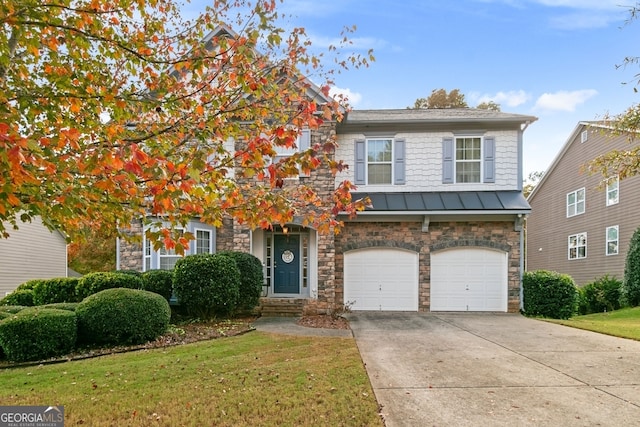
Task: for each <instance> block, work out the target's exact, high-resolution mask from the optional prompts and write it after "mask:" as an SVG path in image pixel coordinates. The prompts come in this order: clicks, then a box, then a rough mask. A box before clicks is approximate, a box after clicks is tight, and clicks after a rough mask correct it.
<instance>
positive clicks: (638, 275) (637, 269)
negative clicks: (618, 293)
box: [622, 228, 640, 307]
mask: <svg viewBox="0 0 640 427" xmlns="http://www.w3.org/2000/svg"><path fill="white" fill-rule="evenodd" d="M622 289H623V291H622V293H623V296H624V299H625V301H626V303H627V304H629V305H630V306H631V307H636V306H638V305H640V228H638V229H637V230H636V231H634V233H633V236H631V241H630V242H629V251H628V252H627V258H626V260H625V264H624V283H623V285H622Z"/></svg>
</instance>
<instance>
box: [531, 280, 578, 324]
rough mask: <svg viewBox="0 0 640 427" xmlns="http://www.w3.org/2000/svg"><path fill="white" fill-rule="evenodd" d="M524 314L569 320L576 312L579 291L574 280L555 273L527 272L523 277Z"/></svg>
mask: <svg viewBox="0 0 640 427" xmlns="http://www.w3.org/2000/svg"><path fill="white" fill-rule="evenodd" d="M522 288H523V297H524V309H523V311H524V314H525V315H527V316H544V317H550V318H553V319H568V318H569V317H571V316H572V315H573V314H574V313H575V311H576V303H577V293H578V291H577V289H576V285H575V283H574V282H573V279H572V278H571V277H570V276H568V275H566V274H560V273H556V272H554V271H546V270H537V271H527V272H525V273H524V275H523V277H522Z"/></svg>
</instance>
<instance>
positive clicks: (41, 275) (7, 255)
mask: <svg viewBox="0 0 640 427" xmlns="http://www.w3.org/2000/svg"><path fill="white" fill-rule="evenodd" d="M10 227H11V226H9V234H10V237H9V238H8V239H2V238H0V259H2V262H0V298H4V296H5V295H7V294H9V293H11V292H12V291H13V290H15V288H16V287H18V285H20V284H21V283H24V282H26V281H28V280H31V279H50V278H54V277H67V242H66V240H65V238H64V236H63V235H62V234H60V233H59V232H57V231H53V232H52V231H50V230H49V229H48V228H47V227H46V226H45V225H44V224H43V223H42V220H41V219H40V217H35V218H33V220H32V222H25V223H21V224H20V225H19V227H20V229H19V230H12V229H10Z"/></svg>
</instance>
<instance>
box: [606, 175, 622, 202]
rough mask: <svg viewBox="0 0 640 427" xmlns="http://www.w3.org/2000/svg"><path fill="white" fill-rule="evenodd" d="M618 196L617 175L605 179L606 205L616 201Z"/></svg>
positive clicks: (618, 184)
mask: <svg viewBox="0 0 640 427" xmlns="http://www.w3.org/2000/svg"><path fill="white" fill-rule="evenodd" d="M619 197H620V178H619V177H617V176H614V177H611V178H609V179H608V180H607V206H611V205H615V204H617V203H618V200H619Z"/></svg>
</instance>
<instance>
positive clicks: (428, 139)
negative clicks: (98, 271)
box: [118, 109, 536, 312]
mask: <svg viewBox="0 0 640 427" xmlns="http://www.w3.org/2000/svg"><path fill="white" fill-rule="evenodd" d="M535 120H536V118H535V117H532V116H526V115H518V114H508V113H503V112H496V111H490V110H476V109H444V110H437V109H430V110H411V109H403V110H369V111H357V110H355V111H351V112H349V113H348V114H347V115H346V116H345V118H344V120H343V121H342V122H340V123H335V122H333V123H332V122H327V123H325V124H324V125H323V126H322V127H321V129H319V130H317V131H313V132H304V131H303V132H302V135H301V137H300V138H301V139H300V141H299V144H298V145H299V146H304V145H305V144H307V143H308V141H307V139H308V140H309V141H310V143H312V144H314V143H316V142H321V141H323V140H324V139H328V138H330V137H331V136H332V135H333V134H334V133H335V135H336V136H337V140H338V144H339V147H338V149H337V150H336V152H335V154H334V155H335V157H336V159H341V160H344V161H345V162H346V163H347V164H349V165H350V168H349V169H347V170H346V171H344V172H341V173H340V174H338V176H336V177H333V176H332V175H331V173H330V171H328V170H326V169H324V168H322V169H320V170H316V171H314V172H312V173H311V175H310V176H301V177H299V178H294V179H291V180H287V181H288V182H287V183H286V184H285V185H296V183H298V182H302V181H304V182H306V183H311V184H313V185H314V186H315V188H316V189H317V190H318V191H319V192H323V191H324V192H326V193H327V194H330V193H331V192H332V191H333V190H334V189H335V188H336V186H337V185H338V183H339V182H341V181H342V180H344V179H349V180H350V181H352V182H353V183H355V184H356V185H357V191H356V192H355V193H354V197H356V198H360V197H364V196H368V197H369V198H370V200H371V202H372V206H371V208H369V209H367V210H366V211H364V212H361V213H359V214H358V216H357V217H356V218H353V219H352V218H347V217H344V218H341V219H342V220H343V221H344V226H343V228H342V229H341V230H340V233H338V234H333V233H329V234H327V233H319V232H317V231H316V230H314V229H312V228H309V227H304V226H303V225H302V223H303V222H302V220H301V218H300V221H294V223H292V224H286V225H285V226H274V227H273V228H272V229H269V230H262V229H254V230H251V229H247V228H246V227H243V226H241V225H239V224H237V223H235V222H234V221H231V220H229V221H227V222H226V223H225V224H224V225H223V226H222V227H220V228H218V229H215V228H213V227H210V226H207V225H206V224H201V223H199V222H198V221H194V222H193V224H192V225H190V226H189V228H190V231H193V232H194V234H195V236H196V239H197V240H196V242H195V243H194V244H192V247H191V249H190V253H200V252H213V251H215V250H221V249H233V250H243V251H247V252H250V253H252V254H254V255H255V256H256V257H258V258H259V259H260V260H262V262H263V265H264V268H265V278H266V279H265V280H266V282H265V296H266V298H265V301H269V300H274V301H275V300H277V301H285V302H287V301H296V302H298V303H300V305H301V306H304V308H305V310H306V311H320V312H323V311H326V310H330V309H335V308H339V307H341V306H343V305H348V306H350V307H351V309H353V310H389V311H430V310H431V311H502V312H504V311H510V312H515V311H517V310H518V309H519V308H520V300H521V298H520V293H521V286H520V284H521V273H522V270H523V268H522V266H523V264H524V263H523V261H524V259H523V256H524V252H523V247H524V240H523V234H522V224H523V220H524V217H525V216H526V215H527V214H529V212H530V207H529V205H528V203H527V202H526V200H525V199H524V197H523V195H522V174H523V173H522V152H523V150H522V148H523V133H524V131H525V129H526V127H527V126H528V125H529V124H530V123H532V122H534V121H535ZM283 154H286V153H283ZM139 227H141V226H139ZM134 232H136V230H134ZM137 232H141V228H138V230H137ZM118 248H119V249H118V268H123V269H139V270H146V269H150V268H170V267H171V266H172V265H173V264H174V263H175V258H176V255H175V254H172V253H170V252H168V251H164V250H160V251H157V252H155V251H153V249H152V248H151V245H148V244H147V242H144V241H143V243H142V245H138V246H136V245H131V244H128V243H125V242H120V243H119V246H118Z"/></svg>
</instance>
